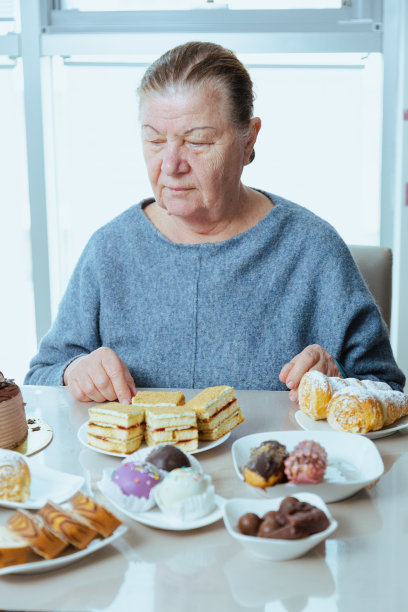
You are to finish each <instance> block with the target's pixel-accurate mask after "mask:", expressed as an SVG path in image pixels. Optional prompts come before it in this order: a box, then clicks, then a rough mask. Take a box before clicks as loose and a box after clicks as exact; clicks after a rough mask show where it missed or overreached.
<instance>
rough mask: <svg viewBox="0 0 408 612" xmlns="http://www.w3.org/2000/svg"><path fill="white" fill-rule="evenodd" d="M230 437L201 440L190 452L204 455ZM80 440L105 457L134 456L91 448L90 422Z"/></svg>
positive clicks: (84, 425) (143, 444) (227, 435)
mask: <svg viewBox="0 0 408 612" xmlns="http://www.w3.org/2000/svg"><path fill="white" fill-rule="evenodd" d="M230 435H231V432H229V433H227V434H225V436H222V438H219V440H213V441H209V442H204V441H202V440H199V442H198V449H197V450H195V451H190V452H189V454H190V455H196V454H197V453H203V452H204V451H207V450H210V449H211V448H215V447H216V446H219V445H220V444H223V443H224V442H225V440H228V438H229V437H230ZM78 439H79V441H80V442H81V443H82V444H83V445H84V446H86V447H87V448H90V449H91V450H93V451H96V452H97V453H102V454H103V455H111V456H112V457H129V455H131V454H132V453H112V452H110V451H106V450H102V449H101V448H96V447H95V446H91V444H88V421H85V423H83V424H82V425H81V427H80V428H79V429H78ZM144 446H145V443H144V442H142V445H141V447H140V448H144ZM149 448H151V449H153V448H154V447H153V446H150V447H149Z"/></svg>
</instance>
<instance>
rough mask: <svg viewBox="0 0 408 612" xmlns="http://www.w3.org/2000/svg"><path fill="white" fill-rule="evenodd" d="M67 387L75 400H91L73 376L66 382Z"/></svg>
mask: <svg viewBox="0 0 408 612" xmlns="http://www.w3.org/2000/svg"><path fill="white" fill-rule="evenodd" d="M67 387H68V389H69V391H70V393H71V394H72V395H73V396H74V398H75V399H76V400H78V401H79V402H90V401H91V400H90V399H89V397H88V396H87V395H86V394H85V393H84V392H83V391H82V389H81V388H80V387H79V385H78V384H77V382H76V380H74V379H73V378H70V379H69V382H68V384H67Z"/></svg>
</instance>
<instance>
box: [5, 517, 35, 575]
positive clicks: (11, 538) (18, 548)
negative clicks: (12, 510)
mask: <svg viewBox="0 0 408 612" xmlns="http://www.w3.org/2000/svg"><path fill="white" fill-rule="evenodd" d="M29 551H30V547H29V546H28V544H27V542H26V541H25V540H23V538H20V537H19V536H18V535H16V534H15V533H13V532H12V531H10V530H9V529H7V527H3V526H0V567H8V566H9V565H20V564H21V563H27V560H28V553H29Z"/></svg>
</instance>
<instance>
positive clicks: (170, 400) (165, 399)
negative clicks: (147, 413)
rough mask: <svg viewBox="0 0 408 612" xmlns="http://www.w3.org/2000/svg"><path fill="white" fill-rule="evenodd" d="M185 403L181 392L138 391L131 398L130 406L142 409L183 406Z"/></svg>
mask: <svg viewBox="0 0 408 612" xmlns="http://www.w3.org/2000/svg"><path fill="white" fill-rule="evenodd" d="M185 403H186V398H185V397H184V393H182V392H181V391H138V393H137V395H135V396H134V397H133V398H132V404H134V405H135V406H140V407H142V408H144V409H146V408H150V407H151V406H162V407H166V408H167V407H169V406H183V405H184V404H185Z"/></svg>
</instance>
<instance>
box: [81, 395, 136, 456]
mask: <svg viewBox="0 0 408 612" xmlns="http://www.w3.org/2000/svg"><path fill="white" fill-rule="evenodd" d="M88 414H89V422H88V444H90V445H91V446H95V447H96V448H100V449H102V450H106V451H109V452H116V453H126V454H128V453H133V452H135V451H136V450H137V449H138V448H139V446H140V444H141V442H142V440H143V434H144V409H143V408H142V407H141V406H133V405H132V404H120V403H119V402H109V403H106V404H100V405H99V406H92V407H91V408H89V409H88Z"/></svg>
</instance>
